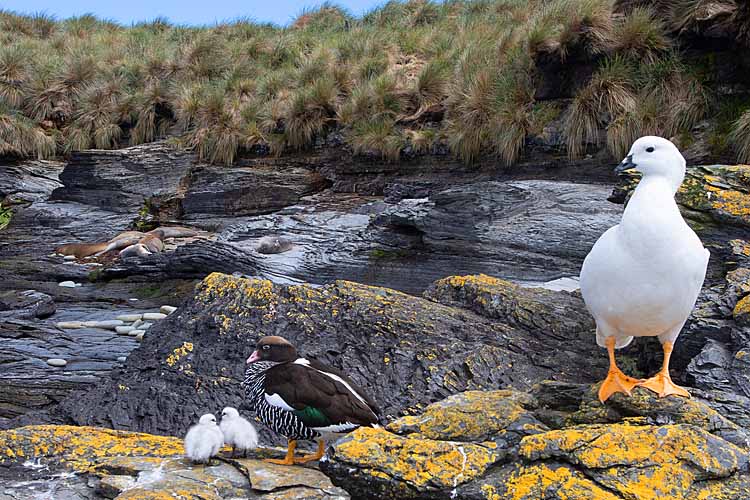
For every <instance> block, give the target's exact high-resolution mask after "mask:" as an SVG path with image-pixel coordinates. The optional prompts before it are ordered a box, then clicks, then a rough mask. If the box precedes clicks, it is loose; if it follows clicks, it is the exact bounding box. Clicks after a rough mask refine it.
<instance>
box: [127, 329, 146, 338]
mask: <svg viewBox="0 0 750 500" xmlns="http://www.w3.org/2000/svg"><path fill="white" fill-rule="evenodd" d="M144 333H146V330H130V331H129V332H128V335H129V336H131V337H137V336H138V335H142V334H144Z"/></svg>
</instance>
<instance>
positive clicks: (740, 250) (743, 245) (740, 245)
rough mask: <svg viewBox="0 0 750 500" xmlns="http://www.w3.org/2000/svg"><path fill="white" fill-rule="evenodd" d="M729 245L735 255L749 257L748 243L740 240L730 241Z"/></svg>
mask: <svg viewBox="0 0 750 500" xmlns="http://www.w3.org/2000/svg"><path fill="white" fill-rule="evenodd" d="M729 245H730V246H731V247H732V252H733V253H734V254H735V255H744V256H745V257H750V243H748V242H747V241H745V240H740V239H735V240H730V241H729Z"/></svg>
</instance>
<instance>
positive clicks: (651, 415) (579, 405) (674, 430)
mask: <svg viewBox="0 0 750 500" xmlns="http://www.w3.org/2000/svg"><path fill="white" fill-rule="evenodd" d="M595 389H596V387H593V388H592V387H590V386H582V385H571V384H560V383H542V384H540V385H538V386H536V387H535V388H534V389H532V391H530V393H520V392H516V391H491V392H479V391H472V392H465V393H460V394H457V395H454V396H451V397H449V398H447V399H445V400H444V401H441V402H438V403H435V404H432V405H430V406H428V407H427V408H426V409H425V411H424V412H422V413H421V414H419V415H416V416H406V417H403V418H401V419H398V420H395V421H393V422H391V423H390V424H389V425H388V426H387V427H386V428H385V429H359V430H357V431H355V432H353V433H351V434H350V435H348V436H346V437H344V438H342V439H341V440H339V441H338V442H336V443H335V444H334V445H333V446H332V447H331V448H329V451H328V455H327V459H326V460H324V461H323V462H321V468H322V470H323V471H324V472H326V474H328V475H329V476H331V478H332V479H333V481H334V483H335V484H339V485H342V486H344V487H345V488H346V489H347V490H348V491H349V493H350V494H351V495H352V497H356V498H363V499H368V498H424V499H434V498H448V497H450V498H456V499H472V500H473V499H491V500H495V499H497V500H499V499H513V500H537V499H546V500H554V499H559V500H563V499H572V498H575V499H577V500H583V499H591V500H594V499H596V500H603V499H607V500H621V499H633V500H647V499H654V500H655V499H663V498H670V499H675V500H677V499H698V498H701V499H709V498H712V499H727V500H728V499H730V498H731V499H737V500H739V499H747V498H750V493H748V491H750V489H749V488H750V475H748V460H750V455H749V454H748V445H749V444H750V442H749V441H748V440H747V434H746V433H745V432H746V431H745V430H743V429H741V428H740V427H739V426H738V425H736V424H734V423H733V422H731V421H729V420H728V419H726V418H724V417H722V416H721V415H719V414H718V413H717V412H716V411H714V410H713V409H711V408H709V407H708V406H707V405H705V404H704V403H701V402H697V401H692V400H684V399H679V398H675V397H670V398H667V399H663V400H660V399H658V398H656V397H654V396H653V395H652V394H651V393H650V392H648V391H647V390H645V389H636V390H635V391H634V395H633V397H632V398H628V397H625V396H623V395H621V394H618V395H616V396H614V397H613V398H612V399H611V402H612V404H610V403H609V402H608V404H607V405H602V404H601V403H599V402H598V400H597V399H596V393H595Z"/></svg>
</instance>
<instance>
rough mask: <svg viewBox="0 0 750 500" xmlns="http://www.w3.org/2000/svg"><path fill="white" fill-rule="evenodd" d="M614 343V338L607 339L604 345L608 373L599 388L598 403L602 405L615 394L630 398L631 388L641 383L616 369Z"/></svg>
mask: <svg viewBox="0 0 750 500" xmlns="http://www.w3.org/2000/svg"><path fill="white" fill-rule="evenodd" d="M616 342H617V339H615V338H614V337H607V340H606V344H607V351H608V352H609V373H607V378H605V379H604V382H602V385H601V387H599V401H601V402H602V403H603V402H605V401H606V400H607V399H609V397H610V396H611V395H612V394H614V393H616V392H624V393H625V394H627V395H628V396H630V391H632V390H633V387H635V386H636V385H638V383H639V382H642V380H640V379H637V378H633V377H628V376H627V375H625V374H624V373H622V371H621V370H620V369H619V368H618V367H617V362H616V361H615V343H616Z"/></svg>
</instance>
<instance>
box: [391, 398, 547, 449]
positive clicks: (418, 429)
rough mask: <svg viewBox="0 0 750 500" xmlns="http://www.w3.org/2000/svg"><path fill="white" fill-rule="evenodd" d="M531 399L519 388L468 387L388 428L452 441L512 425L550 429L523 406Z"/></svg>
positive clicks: (484, 435) (479, 437) (471, 438)
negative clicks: (471, 389)
mask: <svg viewBox="0 0 750 500" xmlns="http://www.w3.org/2000/svg"><path fill="white" fill-rule="evenodd" d="M530 403H531V398H530V397H529V396H528V395H526V394H523V393H519V392H515V391H502V390H501V391H486V392H485V391H468V392H463V393H460V394H456V395H454V396H451V397H449V398H447V399H444V400H443V401H440V402H437V403H433V404H431V405H429V406H428V407H427V408H426V409H425V411H424V412H423V413H422V414H421V415H418V416H406V417H402V418H400V419H398V420H395V421H394V422H392V423H390V424H389V425H388V427H387V429H388V430H389V431H391V432H395V433H397V434H415V436H413V437H420V438H426V439H443V440H450V441H479V440H483V439H486V438H487V437H489V436H492V435H493V434H498V433H501V432H503V431H505V430H506V429H508V428H511V427H512V428H513V430H516V431H521V432H522V433H523V434H526V432H524V431H528V433H534V432H539V430H538V429H542V430H546V428H543V427H541V426H540V423H539V422H538V421H537V420H536V418H535V417H534V416H533V415H532V414H531V413H530V412H528V411H526V410H525V409H524V408H523V406H522V404H530ZM538 426H539V427H538Z"/></svg>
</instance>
